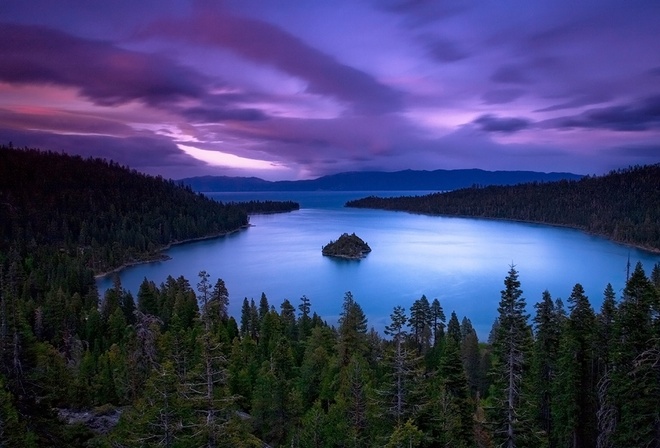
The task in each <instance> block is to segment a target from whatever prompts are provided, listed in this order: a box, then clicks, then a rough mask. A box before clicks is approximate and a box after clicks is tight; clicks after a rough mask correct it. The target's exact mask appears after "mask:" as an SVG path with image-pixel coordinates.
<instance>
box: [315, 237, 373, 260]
mask: <svg viewBox="0 0 660 448" xmlns="http://www.w3.org/2000/svg"><path fill="white" fill-rule="evenodd" d="M321 252H322V253H323V255H327V256H331V257H340V258H351V259H359V258H364V257H366V256H367V254H368V253H369V252H371V248H370V247H369V245H368V244H367V243H365V242H364V241H363V240H362V238H360V237H359V236H357V235H356V234H355V233H352V234H350V235H349V234H348V233H344V234H342V235H341V236H340V237H339V239H338V240H337V241H330V242H329V243H328V244H326V245H325V246H323V248H322V250H321Z"/></svg>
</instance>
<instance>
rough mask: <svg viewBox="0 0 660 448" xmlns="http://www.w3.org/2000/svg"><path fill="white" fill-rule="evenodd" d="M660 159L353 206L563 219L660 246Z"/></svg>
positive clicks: (607, 234) (373, 200) (616, 237)
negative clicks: (600, 172) (597, 172)
mask: <svg viewBox="0 0 660 448" xmlns="http://www.w3.org/2000/svg"><path fill="white" fill-rule="evenodd" d="M659 204H660V164H659V165H647V166H638V167H633V168H629V169H626V170H619V171H612V172H610V173H609V174H607V175H605V176H598V177H589V176H587V177H584V178H582V179H580V180H579V181H568V180H563V181H559V182H552V183H537V182H531V183H526V184H521V185H515V186H489V187H483V188H481V187H472V188H464V189H460V190H456V191H452V192H448V193H436V194H431V195H425V196H416V197H398V198H378V197H373V196H372V197H367V198H363V199H358V200H355V201H350V202H348V203H347V204H346V206H347V207H359V208H377V209H385V210H399V211H408V212H414V213H426V214H431V215H450V216H472V217H483V218H497V219H510V220H519V221H528V222H537V223H544V224H552V225H561V226H567V227H572V228H576V229H580V230H584V231H587V232H590V233H594V234H598V235H602V236H605V237H607V238H610V239H612V240H614V241H618V242H621V243H626V244H631V245H635V246H638V247H642V248H645V249H649V250H655V251H660V205H659Z"/></svg>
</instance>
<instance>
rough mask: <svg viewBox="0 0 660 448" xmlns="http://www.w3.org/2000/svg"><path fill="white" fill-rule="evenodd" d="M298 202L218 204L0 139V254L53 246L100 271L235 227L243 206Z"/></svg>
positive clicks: (242, 220)
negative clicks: (176, 244)
mask: <svg viewBox="0 0 660 448" xmlns="http://www.w3.org/2000/svg"><path fill="white" fill-rule="evenodd" d="M298 207H299V205H298V204H297V203H294V202H290V201H288V202H277V201H265V202H262V201H250V202H246V203H226V204H223V203H221V202H217V201H214V200H212V199H209V198H208V197H206V196H204V195H202V194H201V193H194V192H193V191H192V190H191V189H190V187H185V186H182V185H179V184H177V183H176V182H174V181H172V180H166V179H163V178H162V177H160V176H156V177H154V176H148V175H145V174H141V173H138V172H137V171H135V170H130V169H128V168H126V167H122V166H120V165H119V164H117V163H115V162H112V161H106V160H103V159H98V158H88V159H84V158H82V157H80V156H71V155H67V154H60V153H55V152H45V151H39V150H37V149H30V148H23V149H17V148H12V147H10V146H0V256H2V254H3V253H4V254H6V253H7V252H9V251H11V250H16V251H17V252H18V253H20V254H22V255H26V254H29V255H28V256H29V257H31V258H34V257H40V256H44V257H47V254H49V253H52V252H53V251H60V252H62V253H66V254H68V255H69V256H71V257H75V258H77V259H81V260H82V261H83V263H84V265H85V266H87V267H89V268H90V269H92V270H94V271H95V272H97V273H100V272H106V271H110V270H112V269H115V268H117V267H120V266H122V265H124V264H128V263H135V262H140V261H145V260H152V259H158V258H160V257H161V254H160V251H161V250H162V249H163V248H164V247H166V246H168V245H170V244H172V243H177V242H182V241H187V240H191V239H198V238H205V237H209V236H214V235H221V234H224V233H227V232H231V231H234V230H237V229H239V228H241V227H244V226H246V225H248V223H249V217H248V215H249V214H253V213H276V212H283V211H291V210H295V209H297V208H298Z"/></svg>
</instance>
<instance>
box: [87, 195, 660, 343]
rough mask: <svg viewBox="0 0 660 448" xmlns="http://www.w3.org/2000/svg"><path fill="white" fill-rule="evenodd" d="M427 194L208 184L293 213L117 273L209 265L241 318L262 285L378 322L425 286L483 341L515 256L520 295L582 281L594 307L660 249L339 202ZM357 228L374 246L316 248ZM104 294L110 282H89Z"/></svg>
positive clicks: (156, 274) (329, 311)
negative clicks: (339, 253)
mask: <svg viewBox="0 0 660 448" xmlns="http://www.w3.org/2000/svg"><path fill="white" fill-rule="evenodd" d="M425 193H426V192H264V193H253V192H249V193H247V192H246V193H209V194H208V195H209V196H210V197H213V198H214V199H217V200H221V201H244V200H251V199H259V200H294V201H297V202H299V203H300V204H301V209H300V210H299V211H295V212H291V213H284V214H273V215H255V216H252V217H251V218H250V222H251V224H252V226H251V227H250V228H249V229H246V230H243V231H240V232H237V233H233V234H231V235H228V236H225V237H221V238H217V239H213V240H207V241H200V242H196V243H190V244H184V245H180V246H175V247H173V248H171V249H169V250H168V251H166V254H167V255H169V256H170V257H171V260H168V261H162V262H156V263H150V264H144V265H138V266H134V267H131V268H128V269H125V270H123V271H121V273H120V274H119V275H120V279H121V282H122V285H123V287H124V288H126V289H127V290H130V291H132V292H133V295H134V296H136V295H137V291H138V288H139V285H140V283H141V282H142V280H143V279H144V278H145V277H146V278H148V279H150V280H153V281H155V282H156V284H160V283H161V282H163V281H164V280H165V279H166V278H167V276H168V275H172V276H173V277H178V276H179V275H183V276H185V277H186V278H188V280H190V283H191V284H192V285H193V287H194V285H195V284H196V283H197V274H198V273H199V271H201V270H206V271H207V272H208V273H209V274H210V275H211V280H212V282H213V283H215V280H216V279H217V278H222V279H223V280H224V281H225V283H226V285H227V289H228V290H229V296H230V312H231V314H232V315H234V316H235V317H236V318H238V317H239V316H240V307H241V304H242V301H243V298H244V297H248V298H254V299H255V301H257V302H258V300H259V298H260V297H261V293H262V292H264V293H265V294H266V296H267V297H268V299H269V302H270V303H271V304H273V305H275V306H276V307H277V308H278V309H279V304H280V303H281V302H282V300H284V299H289V300H290V301H291V303H292V304H293V305H294V306H296V307H297V305H298V303H299V301H300V297H301V296H302V295H306V296H307V297H308V298H309V299H310V301H311V304H312V310H313V311H316V312H317V313H318V314H319V315H320V316H321V317H322V318H324V319H325V320H326V321H328V323H330V324H335V323H336V321H337V318H338V314H339V312H340V310H341V302H342V299H343V297H344V293H345V292H346V291H351V292H352V293H353V296H354V297H355V299H356V300H357V302H358V303H360V305H361V306H362V308H363V309H364V311H365V313H366V314H367V317H368V319H369V324H370V326H373V327H375V328H376V329H377V330H379V331H381V330H382V329H383V328H384V326H385V325H386V324H387V323H388V321H389V315H390V313H391V312H392V309H393V308H394V306H396V305H402V306H404V307H406V308H408V307H409V306H410V305H411V304H412V303H413V302H414V301H415V300H417V299H419V298H420V297H421V296H422V294H424V295H426V297H427V298H429V300H432V299H434V298H438V299H439V300H440V303H441V305H442V307H443V308H444V310H445V314H446V315H447V318H449V315H450V314H451V312H452V311H456V314H457V315H458V318H459V320H460V319H462V318H463V316H467V317H468V318H469V319H470V320H471V321H472V324H473V325H474V327H475V329H476V330H477V333H478V334H479V338H480V340H485V338H486V337H487V335H488V332H489V331H490V327H491V325H492V323H493V320H494V319H495V317H496V315H497V305H498V302H499V300H500V291H501V290H502V288H503V281H504V278H505V277H506V275H507V272H508V270H509V266H510V265H511V264H512V263H513V264H515V265H516V269H517V270H518V272H519V279H520V281H521V283H522V286H521V289H522V290H523V293H524V294H523V296H524V297H525V298H526V299H527V303H528V309H529V312H530V314H532V315H533V312H534V308H533V304H534V303H536V302H537V301H538V300H540V298H541V294H542V292H543V291H544V290H545V289H547V290H549V291H550V293H551V294H552V297H553V298H557V297H561V298H562V299H564V302H566V298H567V297H568V296H569V295H570V293H571V289H572V288H573V286H574V285H575V283H581V284H582V286H583V287H584V289H585V291H586V294H587V295H588V296H589V299H590V301H591V303H592V305H593V306H594V308H595V310H596V311H598V309H599V308H600V304H601V302H602V296H603V290H604V289H605V286H606V285H607V283H608V282H609V283H612V286H613V287H614V290H615V291H617V293H618V294H620V292H621V290H622V288H623V287H624V285H625V279H626V263H627V260H628V257H630V260H631V263H632V265H633V267H634V265H635V263H636V262H637V261H641V262H642V263H643V265H644V268H645V270H646V272H647V274H650V271H651V269H652V268H653V265H654V264H655V263H657V262H660V256H659V255H658V254H653V253H649V252H645V251H641V250H638V249H634V248H630V247H627V246H624V245H620V244H616V243H612V242H610V241H608V240H606V239H603V238H600V237H596V236H592V235H588V234H585V233H583V232H580V231H576V230H570V229H564V228H559V227H550V226H543V225H535V224H524V223H517V222H505V221H496V220H486V219H468V218H452V217H440V216H425V215H415V214H409V213H404V212H389V211H380V210H364V209H349V208H344V207H343V204H344V203H345V202H346V201H347V200H349V199H354V198H359V197H364V196H368V195H370V194H375V195H379V196H385V195H391V196H399V195H403V194H407V195H415V194H425ZM344 232H348V233H352V232H355V233H356V234H357V235H358V236H360V237H361V238H362V239H364V240H365V241H366V242H367V243H368V244H369V245H370V246H371V248H372V252H371V253H370V254H369V255H368V256H367V257H366V258H365V259H363V260H359V261H348V260H337V259H332V258H328V257H324V256H322V255H321V247H322V246H323V245H325V244H326V243H328V242H329V241H330V240H336V239H337V238H338V237H339V236H340V235H341V234H342V233H344ZM98 286H99V291H100V293H101V294H103V292H104V291H105V290H107V289H108V288H109V287H111V286H112V279H110V278H104V279H100V280H99V281H98Z"/></svg>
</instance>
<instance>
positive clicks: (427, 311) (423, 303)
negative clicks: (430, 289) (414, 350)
mask: <svg viewBox="0 0 660 448" xmlns="http://www.w3.org/2000/svg"><path fill="white" fill-rule="evenodd" d="M431 322H432V320H431V305H430V304H429V301H428V299H427V298H426V296H425V295H422V297H421V298H420V299H418V300H415V302H414V303H413V304H412V306H411V307H410V328H411V329H412V336H413V339H414V341H415V343H416V344H417V347H418V349H419V351H420V353H426V351H427V350H428V348H429V347H430V340H431V331H432V329H431Z"/></svg>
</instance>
